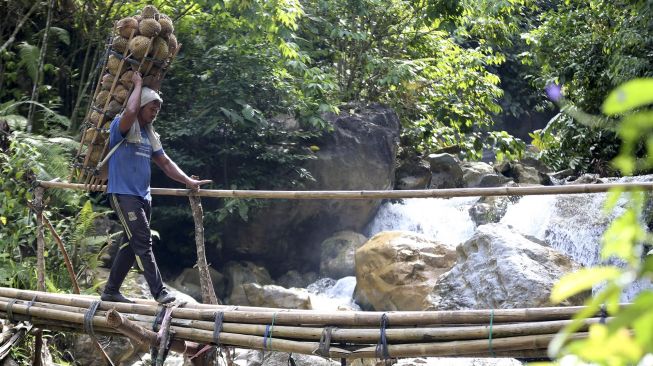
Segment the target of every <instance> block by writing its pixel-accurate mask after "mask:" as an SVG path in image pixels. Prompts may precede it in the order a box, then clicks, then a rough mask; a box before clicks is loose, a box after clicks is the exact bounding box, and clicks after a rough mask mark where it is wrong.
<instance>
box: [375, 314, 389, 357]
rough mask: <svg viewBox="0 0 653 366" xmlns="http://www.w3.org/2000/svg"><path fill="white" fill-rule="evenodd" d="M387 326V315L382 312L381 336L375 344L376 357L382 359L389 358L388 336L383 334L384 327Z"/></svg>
mask: <svg viewBox="0 0 653 366" xmlns="http://www.w3.org/2000/svg"><path fill="white" fill-rule="evenodd" d="M387 326H388V316H387V315H386V314H385V313H383V315H381V327H380V330H381V336H380V337H379V343H377V345H376V357H377V358H380V359H382V360H387V359H389V358H390V352H389V351H388V337H387V336H386V334H385V329H386V327H387Z"/></svg>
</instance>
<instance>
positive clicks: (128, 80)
mask: <svg viewBox="0 0 653 366" xmlns="http://www.w3.org/2000/svg"><path fill="white" fill-rule="evenodd" d="M133 75H134V72H133V71H131V70H127V71H125V73H124V74H122V76H120V83H121V84H122V86H124V87H125V88H127V89H131V87H132V86H133V85H134V83H132V76H133Z"/></svg>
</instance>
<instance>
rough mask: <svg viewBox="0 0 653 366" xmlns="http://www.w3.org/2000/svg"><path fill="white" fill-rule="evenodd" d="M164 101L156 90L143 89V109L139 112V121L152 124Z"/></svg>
mask: <svg viewBox="0 0 653 366" xmlns="http://www.w3.org/2000/svg"><path fill="white" fill-rule="evenodd" d="M161 103H163V99H161V96H160V95H159V93H157V92H155V91H154V90H152V89H150V88H148V87H143V89H141V109H140V110H139V111H138V121H139V122H140V123H142V124H144V125H145V124H148V123H152V122H153V121H154V119H155V118H156V115H157V114H159V110H160V109H161Z"/></svg>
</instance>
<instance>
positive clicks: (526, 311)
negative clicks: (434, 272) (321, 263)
mask: <svg viewBox="0 0 653 366" xmlns="http://www.w3.org/2000/svg"><path fill="white" fill-rule="evenodd" d="M0 296H4V297H8V298H16V299H21V300H32V298H34V296H36V299H35V300H36V301H43V302H51V303H55V304H61V305H75V306H79V307H88V306H90V304H91V303H92V302H93V300H95V299H97V297H92V296H85V295H71V294H54V293H45V292H39V291H30V290H17V289H13V288H8V287H0ZM150 304H151V305H150ZM622 306H627V304H624V305H622ZM110 308H115V309H116V310H118V311H121V312H130V313H135V314H142V315H155V313H156V309H157V305H156V304H155V303H153V302H152V301H147V302H143V303H136V304H128V303H113V302H108V301H103V302H102V304H100V310H109V309H110ZM249 309H252V308H251V307H248V311H241V310H238V309H237V308H234V307H230V306H228V305H212V306H208V305H202V308H199V309H198V308H193V307H185V308H176V309H174V311H173V313H172V316H173V317H175V318H183V319H189V320H204V321H212V320H214V317H215V312H216V311H224V321H225V322H231V323H248V324H271V323H272V320H273V319H274V324H275V325H315V326H320V325H322V326H368V327H378V325H379V324H380V321H381V317H382V315H383V314H385V315H386V316H387V317H388V322H389V325H390V327H398V326H416V325H421V326H429V325H437V324H449V325H451V324H489V321H490V316H492V317H493V322H494V323H495V324H497V323H510V322H528V321H530V322H533V321H547V320H567V319H571V318H572V317H573V316H574V315H575V314H576V313H578V312H580V311H581V310H583V309H585V307H584V306H567V307H546V308H523V309H494V310H451V311H394V312H392V311H391V312H378V311H377V312H365V311H337V312H317V311H310V310H290V309H278V311H277V312H271V311H251V310H249Z"/></svg>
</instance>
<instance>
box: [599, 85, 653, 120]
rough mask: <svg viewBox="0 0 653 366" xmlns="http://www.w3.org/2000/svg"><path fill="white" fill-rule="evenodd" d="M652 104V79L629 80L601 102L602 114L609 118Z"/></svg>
mask: <svg viewBox="0 0 653 366" xmlns="http://www.w3.org/2000/svg"><path fill="white" fill-rule="evenodd" d="M651 103H653V78H646V79H635V80H631V81H629V82H627V83H625V84H623V85H621V86H619V87H618V88H617V89H615V90H613V91H612V92H611V93H610V94H609V95H608V97H607V98H606V99H605V102H603V106H602V109H603V113H605V114H607V115H609V116H611V115H615V114H621V113H624V112H628V111H631V110H633V109H635V108H638V107H642V106H645V105H648V104H651Z"/></svg>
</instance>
